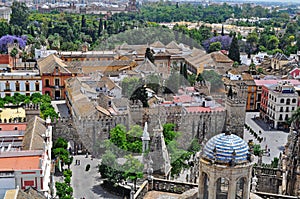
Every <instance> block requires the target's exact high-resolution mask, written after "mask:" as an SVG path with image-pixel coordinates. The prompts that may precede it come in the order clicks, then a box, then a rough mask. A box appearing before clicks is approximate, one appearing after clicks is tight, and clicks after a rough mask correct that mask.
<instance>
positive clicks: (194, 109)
mask: <svg viewBox="0 0 300 199" xmlns="http://www.w3.org/2000/svg"><path fill="white" fill-rule="evenodd" d="M185 109H186V111H187V112H188V113H192V112H214V111H224V107H215V108H211V107H202V106H189V107H185Z"/></svg>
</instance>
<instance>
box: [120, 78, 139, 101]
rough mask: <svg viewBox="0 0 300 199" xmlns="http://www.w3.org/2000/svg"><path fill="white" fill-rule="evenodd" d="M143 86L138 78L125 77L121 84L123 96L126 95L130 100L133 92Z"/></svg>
mask: <svg viewBox="0 0 300 199" xmlns="http://www.w3.org/2000/svg"><path fill="white" fill-rule="evenodd" d="M142 85H143V83H142V81H141V79H139V78H137V77H125V78H124V79H123V80H122V82H121V87H122V95H124V96H125V97H127V98H130V97H131V96H132V94H133V92H134V91H135V90H136V89H137V88H138V87H140V86H142Z"/></svg>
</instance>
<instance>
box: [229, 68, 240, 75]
mask: <svg viewBox="0 0 300 199" xmlns="http://www.w3.org/2000/svg"><path fill="white" fill-rule="evenodd" d="M228 72H230V73H231V74H233V75H238V74H240V72H239V71H238V70H237V69H235V68H233V69H231V70H229V71H228Z"/></svg>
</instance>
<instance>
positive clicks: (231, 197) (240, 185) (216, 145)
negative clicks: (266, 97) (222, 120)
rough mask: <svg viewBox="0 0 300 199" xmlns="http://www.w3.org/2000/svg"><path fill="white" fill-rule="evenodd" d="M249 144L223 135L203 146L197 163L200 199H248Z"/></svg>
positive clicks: (249, 180) (250, 166)
mask: <svg viewBox="0 0 300 199" xmlns="http://www.w3.org/2000/svg"><path fill="white" fill-rule="evenodd" d="M248 150H249V147H248V144H247V143H246V142H245V141H244V140H243V139H242V138H240V137H239V136H237V135H234V134H231V133H228V132H226V133H222V134H218V135H216V136H214V137H212V138H211V139H210V140H208V142H207V143H206V145H205V147H204V149H203V151H202V154H201V157H200V162H199V173H200V176H199V193H198V196H199V197H198V198H199V199H227V198H228V199H235V198H241V199H242V198H249V194H250V183H251V171H252V167H253V164H254V163H253V162H252V158H251V154H250V153H249V151H248Z"/></svg>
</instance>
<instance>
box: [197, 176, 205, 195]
mask: <svg viewBox="0 0 300 199" xmlns="http://www.w3.org/2000/svg"><path fill="white" fill-rule="evenodd" d="M198 186H199V190H198V198H199V199H203V198H204V173H203V172H202V173H201V174H200V177H199V185H198Z"/></svg>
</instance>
